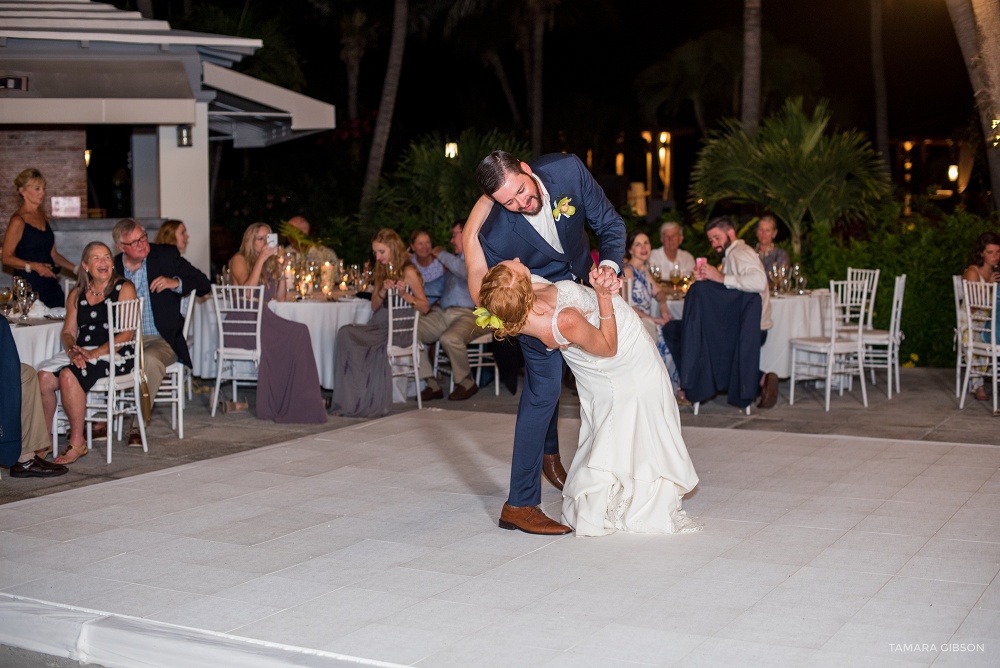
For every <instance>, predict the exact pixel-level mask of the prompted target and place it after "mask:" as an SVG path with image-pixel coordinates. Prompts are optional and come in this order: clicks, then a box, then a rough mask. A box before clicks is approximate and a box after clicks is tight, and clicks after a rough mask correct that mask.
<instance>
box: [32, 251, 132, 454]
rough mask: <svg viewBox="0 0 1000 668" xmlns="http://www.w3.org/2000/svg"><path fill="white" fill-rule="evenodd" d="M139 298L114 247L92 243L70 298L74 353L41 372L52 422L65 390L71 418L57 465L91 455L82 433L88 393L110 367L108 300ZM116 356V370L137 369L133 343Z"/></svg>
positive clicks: (67, 345)
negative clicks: (121, 269)
mask: <svg viewBox="0 0 1000 668" xmlns="http://www.w3.org/2000/svg"><path fill="white" fill-rule="evenodd" d="M135 298H136V294H135V286H134V285H132V283H131V282H130V281H127V280H125V279H124V278H119V277H118V275H117V272H115V264H114V260H113V259H112V257H111V249H110V248H108V247H107V246H105V245H104V244H102V243H101V242H100V241H92V242H90V243H89V244H87V247H86V248H84V249H83V260H82V261H81V263H80V278H79V280H78V281H77V284H76V287H75V288H73V290H71V291H70V293H69V298H68V300H67V303H66V324H65V325H64V326H63V331H62V344H63V349H64V350H65V351H66V352H67V354H68V355H69V365H68V366H65V367H63V368H61V369H59V371H57V372H56V373H55V374H52V373H49V372H46V371H39V372H38V385H39V387H40V389H41V392H42V405H43V406H44V407H45V419H46V420H47V421H48V424H52V416H53V415H54V414H55V410H56V391H57V390H58V391H59V392H60V393H61V395H62V405H63V410H64V411H65V412H66V417H68V418H69V449H68V450H67V451H66V452H65V454H63V455H62V456H61V457H58V458H57V459H55V460H54V461H55V462H56V463H57V464H72V463H73V462H75V461H76V460H77V459H79V458H80V457H83V456H84V455H85V454H87V439H86V437H85V436H84V433H83V426H84V417H85V416H86V404H87V392H88V391H89V390H90V388H92V387H93V386H94V384H95V383H97V381H98V380H100V379H101V378H106V377H107V376H108V375H109V371H110V363H109V362H108V359H107V355H108V353H109V350H110V342H109V339H110V337H109V336H108V310H107V306H106V304H105V302H106V301H107V300H111V301H113V302H117V301H119V300H122V299H125V300H128V299H135ZM131 336H132V335H131V333H129V334H119V335H118V338H117V341H118V342H119V343H121V342H122V341H127V340H129V339H130V338H131ZM115 356H116V357H115V365H116V369H115V374H116V375H117V374H123V373H128V372H129V371H131V370H132V365H133V362H134V358H135V352H134V348H133V346H131V345H127V346H122V347H120V348H117V349H116V351H115Z"/></svg>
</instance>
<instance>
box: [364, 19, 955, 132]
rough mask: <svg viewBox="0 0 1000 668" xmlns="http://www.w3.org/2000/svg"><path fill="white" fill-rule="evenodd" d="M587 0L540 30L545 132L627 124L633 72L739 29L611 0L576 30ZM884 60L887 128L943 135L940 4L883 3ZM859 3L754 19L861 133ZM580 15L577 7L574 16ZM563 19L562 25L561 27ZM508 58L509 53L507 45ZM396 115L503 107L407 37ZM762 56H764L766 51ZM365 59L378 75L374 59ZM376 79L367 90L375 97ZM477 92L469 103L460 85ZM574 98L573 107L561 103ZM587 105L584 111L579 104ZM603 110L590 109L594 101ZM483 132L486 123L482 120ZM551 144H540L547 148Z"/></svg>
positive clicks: (479, 79)
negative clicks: (806, 60) (572, 122)
mask: <svg viewBox="0 0 1000 668" xmlns="http://www.w3.org/2000/svg"><path fill="white" fill-rule="evenodd" d="M585 2H586V0H581V1H579V2H574V1H573V0H564V1H563V3H562V4H561V5H560V8H559V10H558V12H559V13H558V15H557V23H558V24H559V26H558V27H557V29H556V31H554V32H552V33H549V37H548V39H547V42H546V53H545V58H546V61H545V104H546V116H547V118H548V120H549V121H551V124H550V123H549V122H547V123H546V126H547V135H552V134H554V131H555V130H556V129H557V127H555V126H558V123H559V119H560V118H561V116H562V115H567V114H568V115H569V116H571V117H579V116H580V115H581V114H583V115H585V116H587V117H588V118H590V117H592V118H593V122H594V124H595V129H597V128H600V129H602V130H607V131H611V130H612V128H614V127H615V126H619V127H620V126H621V125H623V124H624V123H626V122H627V121H628V120H630V119H631V120H633V121H634V120H635V118H634V117H635V114H636V111H635V101H634V93H633V90H632V81H633V79H634V76H635V74H636V72H638V71H639V70H640V69H641V68H642V67H644V66H645V65H647V64H649V63H650V62H652V61H654V60H655V59H656V58H658V57H660V56H661V55H663V54H664V53H667V52H669V51H670V50H671V49H673V48H675V47H676V46H678V45H680V44H681V43H683V42H684V41H686V40H688V39H691V38H693V37H696V36H698V35H699V34H701V33H703V32H705V31H707V30H710V29H713V28H717V27H724V26H734V27H739V26H741V25H742V11H743V3H742V2H740V1H739V0H717V1H714V2H690V0H685V1H680V0H668V1H665V2H659V3H639V2H620V3H615V5H616V7H615V9H614V11H615V13H616V14H617V16H616V17H610V18H609V17H608V16H607V15H602V14H600V12H599V11H596V10H595V11H594V12H593V13H592V14H589V15H595V14H596V15H597V16H598V21H597V25H592V26H587V25H578V23H577V21H576V20H575V17H574V16H571V15H570V14H569V13H570V12H574V11H577V10H579V9H580V5H581V4H584V3H585ZM886 4H887V7H886V9H885V14H884V19H883V20H884V32H883V34H884V44H885V48H884V55H885V62H886V69H887V80H888V88H889V115H890V121H889V125H890V135H891V136H892V137H901V136H904V135H905V136H908V135H910V134H913V133H928V134H936V135H949V134H951V133H952V132H953V131H954V130H955V129H956V128H960V127H962V126H964V125H965V124H966V123H967V122H968V120H969V118H971V114H972V93H971V89H970V86H969V83H968V76H967V74H966V71H965V67H964V64H963V62H962V58H961V53H960V52H959V49H958V45H957V43H956V41H955V37H954V32H953V30H952V27H951V22H950V20H949V18H948V13H947V10H946V8H945V6H944V3H943V1H942V0H906V1H905V2H904V1H903V0H887V1H886ZM869 11H870V9H869V2H868V0H813V1H811V2H801V1H796V0H764V2H763V24H764V29H765V30H766V31H768V32H770V33H771V34H772V35H773V36H774V37H775V38H776V40H777V41H778V42H779V43H781V44H787V45H794V46H797V47H799V48H801V49H803V50H805V51H806V52H808V53H810V54H811V55H812V56H814V57H815V58H816V59H817V61H818V62H819V63H820V65H821V66H822V69H823V89H822V95H823V96H825V97H829V98H831V100H832V106H833V108H834V109H835V110H837V112H838V115H837V120H838V121H839V122H840V123H841V124H842V125H854V126H857V127H860V128H862V129H864V130H868V131H871V128H872V127H873V121H872V117H873V102H872V74H871V57H870V49H869ZM583 14H584V15H588V14H587V12H583ZM564 26H565V27H564ZM512 53H513V52H512ZM407 56H408V58H407V61H406V65H405V66H404V71H403V81H402V84H401V90H400V97H399V112H400V114H401V115H402V118H401V117H400V115H397V121H398V122H399V129H400V130H401V131H402V132H403V134H410V133H411V132H412V133H419V132H424V131H429V130H433V129H437V130H441V131H445V132H453V131H457V130H459V129H462V128H464V127H469V126H474V125H475V126H479V127H484V122H485V123H486V124H488V123H489V121H491V120H495V124H497V125H502V124H503V123H507V122H509V114H507V112H506V107H505V106H504V105H503V101H502V98H500V97H499V93H498V89H497V87H496V84H495V81H494V79H493V77H492V75H491V74H490V73H489V72H488V71H487V70H485V69H483V68H482V67H480V66H479V65H478V63H475V62H470V59H469V58H463V57H455V55H454V51H453V48H452V45H451V44H450V43H449V42H444V41H442V40H441V39H440V38H438V39H430V40H427V41H420V40H417V39H414V38H411V40H410V41H409V42H408V48H407ZM766 57H767V54H766V53H765V58H766ZM376 63H377V61H376V60H375V59H371V60H367V61H366V62H365V64H364V67H368V68H372V70H374V71H377V70H378V68H381V63H378V64H376ZM508 74H509V76H510V78H511V79H512V80H513V82H514V85H515V87H517V88H518V93H519V94H520V93H521V92H522V89H523V76H522V71H521V69H520V62H519V61H518V60H517V59H516V58H514V57H511V58H509V59H508ZM378 85H379V84H378V83H375V86H374V87H373V89H371V90H369V91H368V92H369V95H372V94H375V95H377V92H378V89H377V86H378ZM473 89H478V90H482V91H484V92H485V94H486V98H485V99H476V98H477V96H475V95H471V94H469V93H470V91H471V90H473ZM565 91H576V93H578V94H579V95H580V96H581V97H582V100H583V101H581V98H573V99H574V100H575V101H576V104H575V107H576V108H573V109H567V108H566V106H565V105H562V104H561V102H563V101H565V100H566V99H569V98H571V97H573V96H572V95H571V94H567V93H565ZM591 104H592V105H593V107H594V108H591V106H590V105H591ZM604 106H607V107H608V109H605V110H600V109H597V108H596V107H604ZM485 127H488V125H486V126H485ZM550 148H551V147H550Z"/></svg>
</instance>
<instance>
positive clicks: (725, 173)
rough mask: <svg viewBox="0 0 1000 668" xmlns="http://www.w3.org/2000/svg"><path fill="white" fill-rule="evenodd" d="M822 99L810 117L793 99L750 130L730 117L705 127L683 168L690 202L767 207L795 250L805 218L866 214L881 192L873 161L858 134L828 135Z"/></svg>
mask: <svg viewBox="0 0 1000 668" xmlns="http://www.w3.org/2000/svg"><path fill="white" fill-rule="evenodd" d="M829 122H830V113H829V111H828V110H827V104H826V102H825V101H821V102H820V103H819V104H817V105H816V108H815V110H814V111H813V114H812V116H811V117H809V116H807V115H806V114H805V112H804V111H803V108H802V99H801V98H794V99H790V100H788V101H787V102H786V103H785V106H784V108H783V109H782V110H781V111H780V112H779V113H777V114H775V115H774V116H770V117H768V118H766V119H765V120H764V122H763V123H762V124H761V126H760V128H759V129H758V131H757V133H756V134H755V135H751V134H750V133H748V132H747V131H746V128H745V127H744V126H743V125H742V123H740V122H738V121H736V120H733V119H730V120H727V121H724V122H723V129H722V130H721V131H718V132H715V133H713V134H712V135H711V136H710V138H709V140H708V142H707V143H706V144H705V147H704V148H703V149H702V151H701V153H700V154H699V155H698V160H697V162H696V163H695V167H694V170H693V172H692V175H691V195H690V198H691V203H692V205H693V206H694V207H695V208H697V209H700V210H701V211H703V212H705V213H706V214H707V215H711V212H712V209H713V208H714V207H715V205H716V204H718V203H719V202H720V201H722V200H729V201H731V202H734V203H740V204H755V205H757V206H759V207H762V208H765V209H768V210H770V211H772V212H773V213H774V214H775V216H777V217H778V219H779V220H781V221H782V222H783V223H784V224H785V225H786V226H787V227H788V230H789V232H790V233H791V239H792V249H793V251H794V253H795V255H796V256H801V253H802V238H803V235H804V234H805V231H806V225H807V222H808V223H811V224H812V225H814V226H815V225H822V226H827V227H828V226H831V225H832V224H833V223H834V222H835V221H837V220H839V219H842V218H850V217H855V216H860V215H864V214H866V213H868V212H869V211H870V210H871V207H872V205H873V204H874V203H875V202H876V201H877V200H878V199H879V198H880V197H882V196H883V195H885V194H887V193H888V192H889V184H888V179H887V178H886V176H885V173H884V171H883V169H882V163H881V160H880V159H879V158H878V156H877V155H876V154H875V151H874V150H872V147H871V144H870V143H869V142H868V139H867V138H866V137H865V135H864V133H862V132H860V131H858V130H848V131H846V132H837V133H832V134H828V133H827V127H828V125H829Z"/></svg>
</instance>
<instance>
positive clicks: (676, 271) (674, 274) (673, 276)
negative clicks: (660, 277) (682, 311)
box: [669, 264, 684, 296]
mask: <svg viewBox="0 0 1000 668" xmlns="http://www.w3.org/2000/svg"><path fill="white" fill-rule="evenodd" d="M669 275H670V283H671V284H673V286H674V291H673V293H674V296H677V286H678V285H680V284H681V280H683V279H684V274H682V273H681V266H680V265H679V264H675V265H674V266H673V267H671V268H670V274H669Z"/></svg>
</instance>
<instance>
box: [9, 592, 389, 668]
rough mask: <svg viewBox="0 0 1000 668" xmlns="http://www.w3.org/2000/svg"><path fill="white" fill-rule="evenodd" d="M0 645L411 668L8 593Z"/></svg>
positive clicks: (241, 662) (121, 657)
mask: <svg viewBox="0 0 1000 668" xmlns="http://www.w3.org/2000/svg"><path fill="white" fill-rule="evenodd" d="M0 644H3V645H10V646H12V647H20V648H22V649H26V650H29V651H32V652H42V653H44V654H50V655H52V656H60V657H65V658H68V659H72V660H74V661H80V662H86V663H97V664H100V665H102V666H107V668H138V667H143V668H161V667H162V668H176V667H177V666H185V668H201V667H204V668H218V667H219V666H240V668H282V667H285V666H299V667H302V668H339V667H341V666H343V667H345V668H346V667H354V666H376V667H378V668H404V667H403V666H401V665H400V664H395V663H387V662H385V661H375V660H372V659H364V658H361V657H355V656H347V655H345V654H336V653H333V652H324V651H322V650H315V649H307V648H304V647H295V646H291V645H281V644H278V643H273V642H267V641H264V640H254V639H251V638H240V637H237V636H233V635H229V634H226V633H217V632H213V631H206V630H202V629H193V628H188V627H184V626H177V625H174V624H166V623H163V622H155V621H151V620H147V619H140V618H138V617H127V616H124V615H114V614H110V613H106V612H100V611H97V610H88V609H86V608H78V607H74V606H70V605H60V604H58V603H47V602H44V601H38V600H34V599H28V598H21V597H17V596H11V595H9V594H2V593H0Z"/></svg>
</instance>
